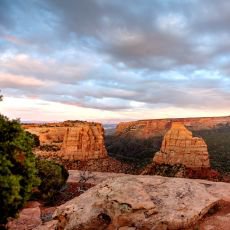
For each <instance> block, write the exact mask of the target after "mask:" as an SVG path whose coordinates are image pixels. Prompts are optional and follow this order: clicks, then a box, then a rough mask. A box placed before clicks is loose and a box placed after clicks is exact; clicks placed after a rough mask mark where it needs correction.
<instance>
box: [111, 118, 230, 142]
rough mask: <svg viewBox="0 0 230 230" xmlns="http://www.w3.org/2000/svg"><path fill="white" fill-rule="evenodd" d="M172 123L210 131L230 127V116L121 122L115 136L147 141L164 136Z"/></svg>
mask: <svg viewBox="0 0 230 230" xmlns="http://www.w3.org/2000/svg"><path fill="white" fill-rule="evenodd" d="M172 122H181V123H182V124H184V125H185V126H186V127H187V128H188V129H189V130H190V131H197V130H208V129H213V128H217V127H220V126H226V125H230V116H225V117H198V118H172V119H151V120H139V121H130V122H121V123H119V124H118V125H117V127H116V131H115V135H116V136H124V137H132V138H139V139H145V138H146V139H147V138H150V137H153V136H163V135H165V133H166V132H167V130H168V129H169V128H170V127H171V124H172Z"/></svg>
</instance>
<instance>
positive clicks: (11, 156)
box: [0, 115, 40, 224]
mask: <svg viewBox="0 0 230 230" xmlns="http://www.w3.org/2000/svg"><path fill="white" fill-rule="evenodd" d="M33 145H34V143H33V139H32V138H31V136H30V135H27V133H26V132H25V131H24V130H23V129H22V128H21V125H20V123H19V121H18V120H9V119H8V118H7V117H5V116H3V115H0V196H1V199H0V207H1V215H0V223H1V224H5V223H6V221H7V218H8V217H14V216H15V215H16V214H17V212H18V210H19V209H20V208H22V207H23V205H24V204H25V202H26V201H27V200H28V199H29V198H30V196H31V194H32V190H33V188H34V187H36V186H38V185H39V183H40V180H39V178H38V177H37V169H36V167H35V156H34V155H33V153H32V147H33Z"/></svg>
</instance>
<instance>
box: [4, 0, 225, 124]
mask: <svg viewBox="0 0 230 230" xmlns="http://www.w3.org/2000/svg"><path fill="white" fill-rule="evenodd" d="M229 22H230V1H226V0H218V1H216V0H202V1H200V0H65V1H63V0H14V1H9V0H0V90H1V92H0V94H2V95H3V96H4V98H3V101H2V102H0V112H1V113H3V114H5V115H7V116H8V117H10V118H21V120H22V121H62V120H69V119H74V120H89V121H90V120H94V121H101V122H119V121H128V120H139V119H152V118H169V117H199V116H224V115H230V27H229Z"/></svg>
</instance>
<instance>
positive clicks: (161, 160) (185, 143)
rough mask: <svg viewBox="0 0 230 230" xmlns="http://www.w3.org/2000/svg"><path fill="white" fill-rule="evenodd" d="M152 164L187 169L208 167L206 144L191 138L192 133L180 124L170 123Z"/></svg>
mask: <svg viewBox="0 0 230 230" xmlns="http://www.w3.org/2000/svg"><path fill="white" fill-rule="evenodd" d="M153 162H155V163H156V164H169V165H175V164H182V165H184V166H186V167H188V168H209V167H210V164H209V156H208V150H207V145H206V143H205V142H204V140H203V139H202V138H199V137H193V136H192V132H190V131H189V130H188V129H186V128H185V126H184V125H183V124H182V123H180V122H173V123H172V127H171V129H170V130H169V131H168V132H167V133H166V134H165V136H164V139H163V142H162V146H161V149H160V151H159V152H157V153H156V154H155V156H154V158H153Z"/></svg>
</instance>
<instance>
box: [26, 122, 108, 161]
mask: <svg viewBox="0 0 230 230" xmlns="http://www.w3.org/2000/svg"><path fill="white" fill-rule="evenodd" d="M24 128H25V129H26V130H27V131H28V132H30V133H32V134H35V135H37V136H38V137H39V140H40V147H39V148H38V149H36V150H35V153H36V154H37V155H38V156H42V157H61V158H62V159H66V160H89V159H99V158H105V157H107V151H106V148H105V145H104V129H103V127H102V125H101V124H100V123H95V122H85V121H65V122H60V123H47V124H26V125H24Z"/></svg>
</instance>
